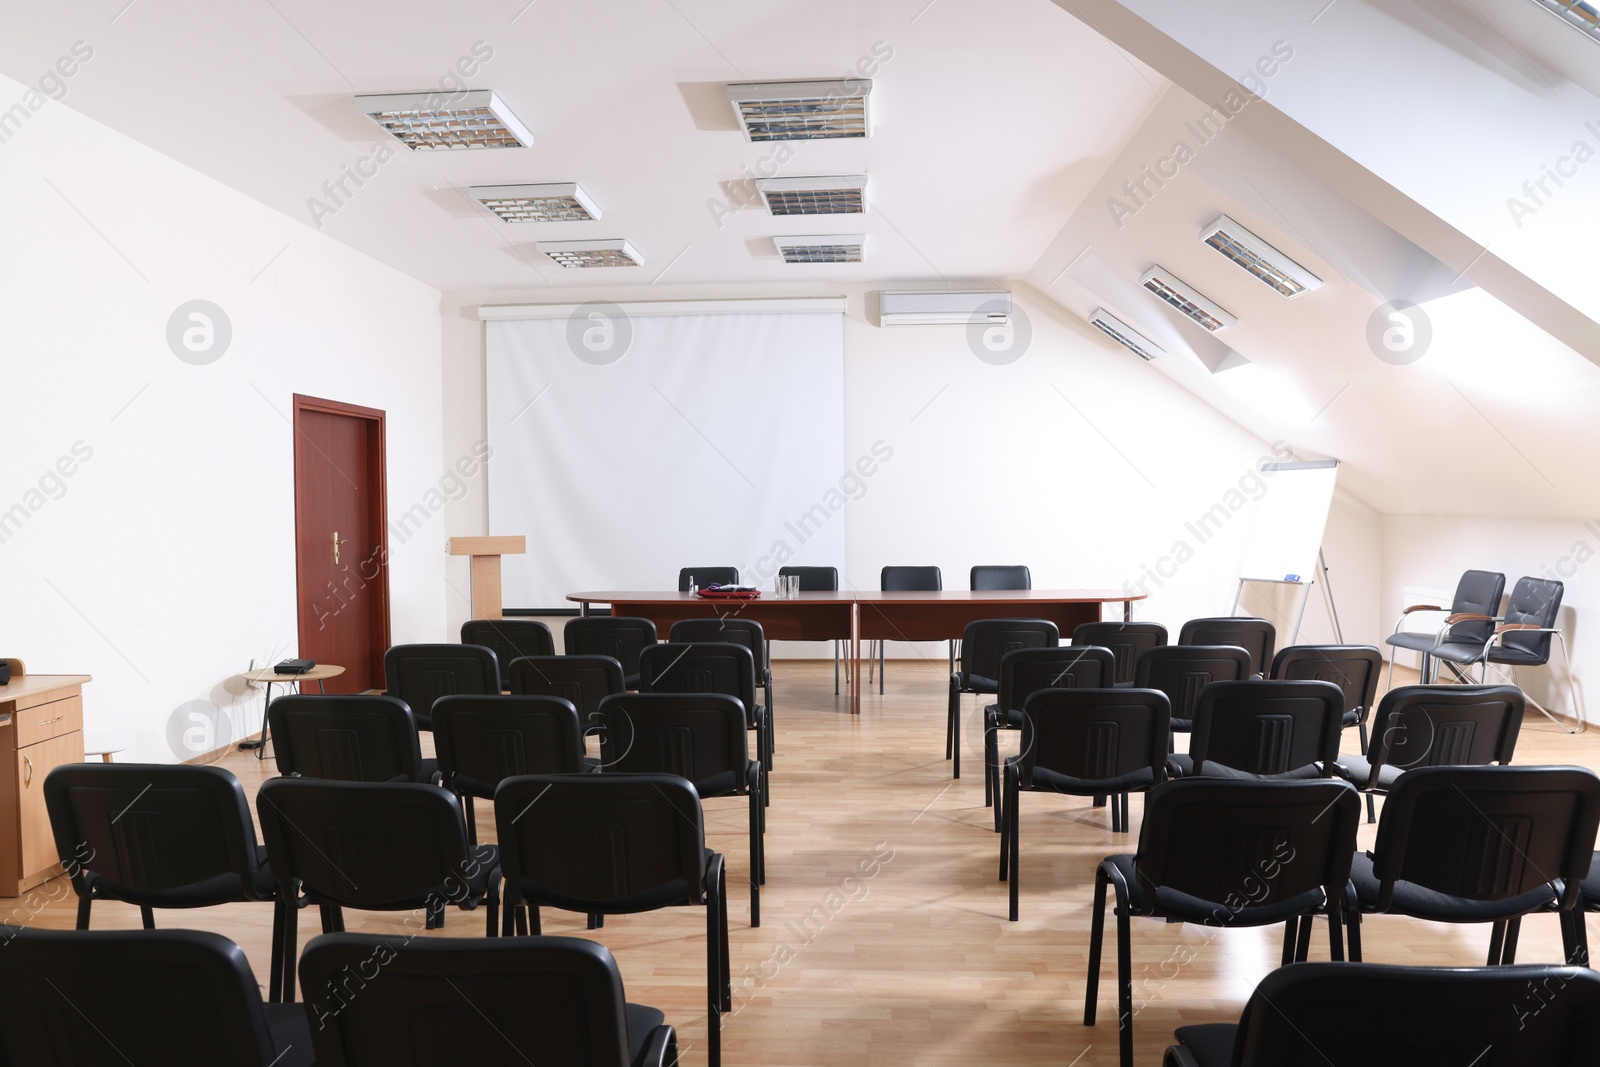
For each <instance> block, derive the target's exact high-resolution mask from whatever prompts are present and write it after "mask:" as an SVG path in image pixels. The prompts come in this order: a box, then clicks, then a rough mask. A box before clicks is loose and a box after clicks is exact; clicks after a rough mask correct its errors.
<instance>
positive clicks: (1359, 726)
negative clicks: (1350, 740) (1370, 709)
mask: <svg viewBox="0 0 1600 1067" xmlns="http://www.w3.org/2000/svg"><path fill="white" fill-rule="evenodd" d="M1356 737H1358V738H1360V740H1361V754H1362V755H1363V756H1365V755H1366V754H1367V724H1366V723H1364V722H1358V723H1356Z"/></svg>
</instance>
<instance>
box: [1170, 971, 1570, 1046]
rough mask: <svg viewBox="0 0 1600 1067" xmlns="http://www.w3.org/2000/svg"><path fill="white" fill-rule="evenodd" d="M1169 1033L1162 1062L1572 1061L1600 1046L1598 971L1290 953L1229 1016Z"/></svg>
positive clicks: (1183, 1027)
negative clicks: (1291, 959) (1295, 956)
mask: <svg viewBox="0 0 1600 1067" xmlns="http://www.w3.org/2000/svg"><path fill="white" fill-rule="evenodd" d="M1177 1038H1178V1042H1179V1043H1178V1044H1176V1045H1173V1046H1172V1047H1171V1048H1169V1049H1167V1054H1166V1056H1165V1057H1164V1058H1163V1059H1162V1061H1161V1063H1162V1067H1284V1065H1285V1064H1297V1065H1298V1064H1324V1065H1326V1064H1338V1065H1340V1067H1344V1065H1345V1064H1361V1065H1362V1067H1421V1065H1423V1064H1441V1065H1442V1064H1459V1065H1461V1067H1467V1065H1468V1064H1474V1065H1475V1067H1578V1065H1579V1064H1583V1063H1588V1062H1590V1061H1592V1060H1593V1058H1594V1050H1595V1049H1596V1048H1600V974H1596V973H1595V972H1594V971H1591V970H1588V969H1587V968H1582V967H1555V966H1548V965H1546V966H1537V965H1536V966H1531V967H1529V966H1518V967H1395V966H1389V965H1385V964H1377V963H1294V964H1290V965H1289V966H1288V967H1280V968H1279V969H1278V970H1276V971H1273V972H1272V973H1271V974H1269V975H1267V976H1266V977H1265V978H1263V979H1262V980H1261V984H1260V985H1258V986H1257V987H1256V991H1255V993H1254V994H1252V995H1251V997H1250V1001H1249V1003H1247V1004H1246V1005H1245V1006H1244V1014H1242V1015H1241V1016H1239V1022H1238V1024H1237V1025H1235V1024H1234V1023H1206V1024H1202V1025H1198V1026H1182V1027H1179V1028H1178V1032H1177Z"/></svg>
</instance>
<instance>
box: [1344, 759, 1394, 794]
mask: <svg viewBox="0 0 1600 1067" xmlns="http://www.w3.org/2000/svg"><path fill="white" fill-rule="evenodd" d="M1333 769H1334V771H1335V772H1336V773H1337V774H1338V775H1339V777H1341V778H1343V779H1345V780H1346V781H1348V782H1350V783H1351V784H1352V785H1354V786H1355V787H1356V788H1357V789H1365V788H1367V782H1369V781H1371V779H1372V764H1370V763H1368V762H1367V758H1366V757H1365V756H1340V757H1339V762H1338V763H1336V764H1334V765H1333ZM1405 772H1406V769H1405V768H1404V767H1396V766H1395V765H1394V764H1392V763H1385V764H1384V765H1383V766H1382V767H1379V768H1378V785H1377V788H1379V789H1381V790H1383V791H1384V792H1388V791H1389V790H1391V789H1393V788H1394V783H1395V782H1397V781H1399V780H1400V776H1401V775H1402V774H1404V773H1405Z"/></svg>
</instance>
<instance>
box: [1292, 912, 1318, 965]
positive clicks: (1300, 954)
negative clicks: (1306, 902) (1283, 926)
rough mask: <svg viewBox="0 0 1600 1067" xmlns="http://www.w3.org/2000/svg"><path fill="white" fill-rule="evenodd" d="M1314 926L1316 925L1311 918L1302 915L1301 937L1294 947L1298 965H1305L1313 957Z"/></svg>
mask: <svg viewBox="0 0 1600 1067" xmlns="http://www.w3.org/2000/svg"><path fill="white" fill-rule="evenodd" d="M1314 925H1315V923H1313V922H1312V919H1311V916H1309V915H1302V916H1301V917H1300V937H1299V939H1298V940H1297V941H1296V942H1295V946H1294V958H1295V962H1296V963H1304V962H1305V961H1306V960H1307V959H1309V958H1310V956H1311V928H1312V926H1314Z"/></svg>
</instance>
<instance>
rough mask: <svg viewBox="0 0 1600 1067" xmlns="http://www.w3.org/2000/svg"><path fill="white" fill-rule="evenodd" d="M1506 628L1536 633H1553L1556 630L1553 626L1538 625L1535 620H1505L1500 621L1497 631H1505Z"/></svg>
mask: <svg viewBox="0 0 1600 1067" xmlns="http://www.w3.org/2000/svg"><path fill="white" fill-rule="evenodd" d="M1507 630H1533V631H1534V632H1536V633H1542V634H1553V633H1555V632H1556V630H1555V627H1554V626H1540V625H1539V624H1538V623H1536V622H1506V623H1501V624H1500V630H1499V632H1500V633H1505V632H1506V631H1507Z"/></svg>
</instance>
